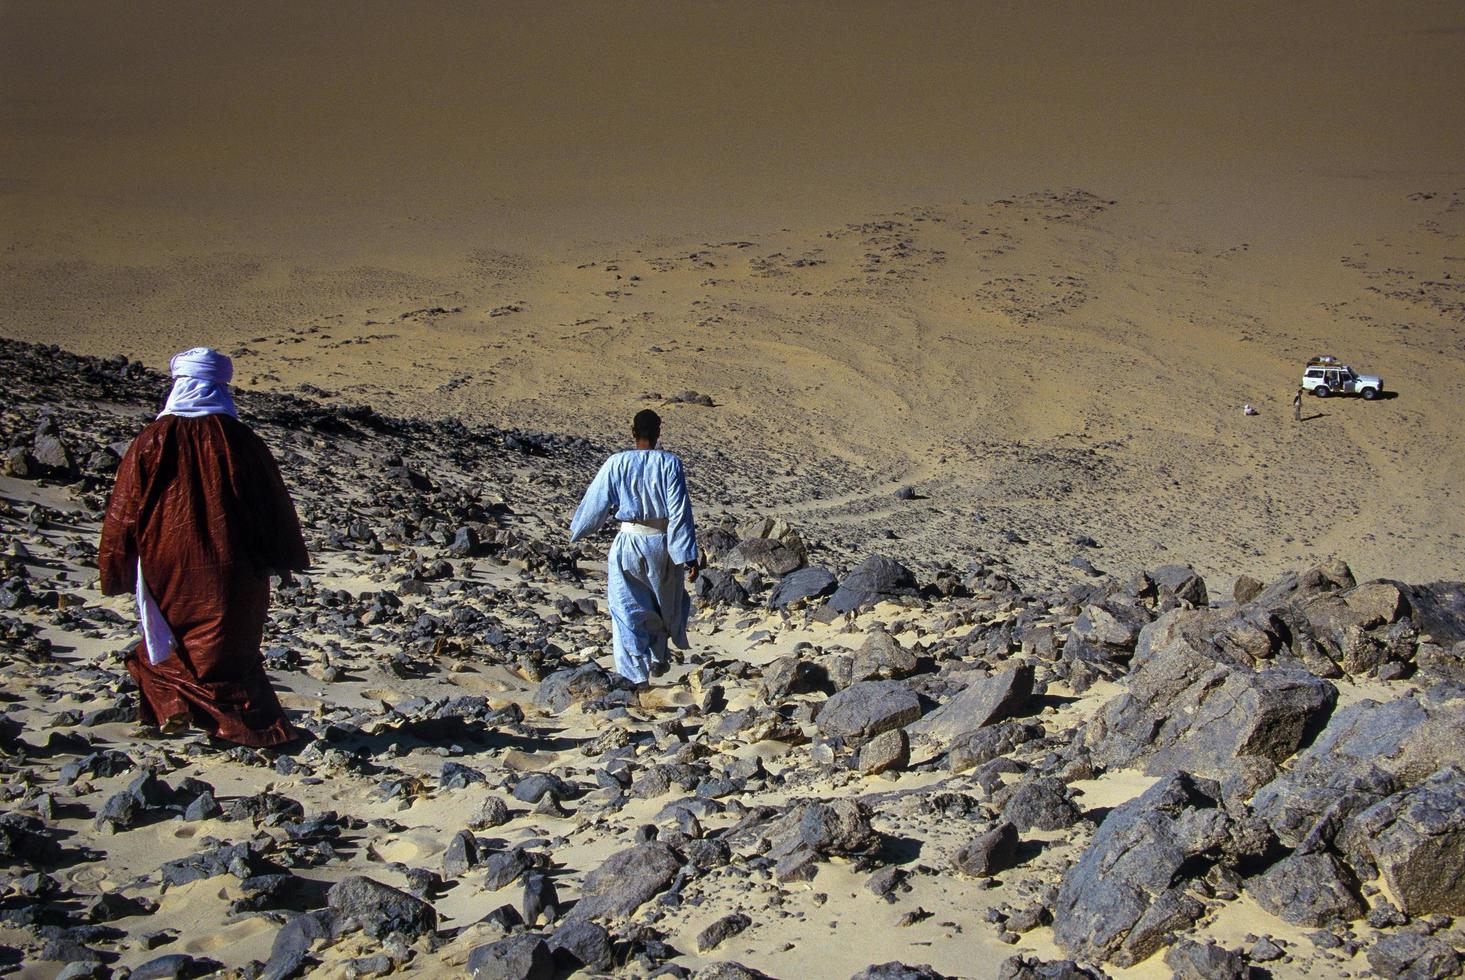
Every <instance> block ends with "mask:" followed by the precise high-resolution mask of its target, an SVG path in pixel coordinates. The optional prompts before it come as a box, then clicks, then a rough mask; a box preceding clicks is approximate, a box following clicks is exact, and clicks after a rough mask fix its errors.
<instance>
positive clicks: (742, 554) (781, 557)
mask: <svg viewBox="0 0 1465 980" xmlns="http://www.w3.org/2000/svg"><path fill="white" fill-rule="evenodd" d="M718 564H720V565H721V566H722V567H723V568H727V569H732V570H734V571H737V570H744V569H746V570H750V571H759V572H762V573H764V574H765V575H772V576H775V577H777V576H780V575H787V574H788V573H789V572H792V571H794V570H796V569H798V568H799V567H801V566H802V565H803V564H804V555H803V554H802V553H801V552H800V551H798V550H796V549H793V548H789V547H787V546H785V545H784V543H783V542H782V541H778V540H776V539H774V538H748V539H746V540H744V541H741V542H739V543H738V545H737V547H735V548H733V549H732V550H731V551H729V552H727V553H726V554H725V555H723V556H722V557H721V558H720V559H719V560H718Z"/></svg>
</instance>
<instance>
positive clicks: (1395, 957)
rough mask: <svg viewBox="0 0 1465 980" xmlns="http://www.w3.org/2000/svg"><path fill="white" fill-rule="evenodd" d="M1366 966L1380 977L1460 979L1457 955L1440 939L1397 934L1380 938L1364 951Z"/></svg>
mask: <svg viewBox="0 0 1465 980" xmlns="http://www.w3.org/2000/svg"><path fill="white" fill-rule="evenodd" d="M1368 965H1369V966H1371V967H1373V968H1374V971H1375V972H1376V973H1377V974H1378V975H1379V976H1381V977H1403V978H1407V980H1444V978H1445V977H1455V976H1459V975H1460V953H1459V952H1458V951H1457V950H1455V949H1454V948H1452V947H1451V946H1450V944H1449V943H1447V942H1445V941H1444V940H1442V939H1436V938H1435V937H1433V936H1426V935H1423V934H1421V933H1418V932H1399V933H1394V934H1393V935H1388V936H1380V937H1379V938H1378V941H1377V942H1375V943H1374V944H1373V945H1371V946H1370V947H1369V948H1368Z"/></svg>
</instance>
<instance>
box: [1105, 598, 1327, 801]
mask: <svg viewBox="0 0 1465 980" xmlns="http://www.w3.org/2000/svg"><path fill="white" fill-rule="evenodd" d="M1216 625H1217V620H1216V618H1215V616H1214V615H1213V614H1211V613H1209V612H1205V611H1192V610H1186V609H1176V610H1173V611H1172V612H1170V613H1168V614H1166V615H1165V616H1163V617H1161V618H1160V619H1159V620H1157V621H1156V622H1154V623H1152V624H1150V625H1149V626H1146V627H1145V628H1144V630H1143V631H1141V633H1140V638H1139V642H1138V645H1137V647H1136V650H1135V656H1134V661H1133V664H1132V667H1131V670H1130V673H1129V676H1128V677H1127V678H1126V684H1127V686H1128V691H1127V692H1126V693H1125V694H1121V695H1120V696H1118V697H1116V698H1114V699H1112V700H1110V701H1109V702H1108V703H1106V704H1105V705H1104V706H1103V707H1102V708H1101V709H1100V710H1099V711H1098V713H1097V714H1096V715H1095V717H1094V719H1093V720H1092V721H1091V722H1090V723H1089V725H1088V726H1087V729H1086V731H1085V741H1086V743H1087V744H1088V746H1089V748H1090V749H1091V751H1092V752H1093V755H1094V760H1095V761H1096V762H1098V763H1099V764H1100V765H1103V766H1105V767H1113V768H1119V767H1142V768H1143V769H1144V770H1145V771H1146V772H1149V773H1153V774H1161V773H1166V772H1173V771H1175V770H1177V769H1185V770H1186V771H1193V772H1196V773H1198V774H1201V775H1205V776H1213V777H1217V778H1220V777H1223V776H1225V775H1227V774H1228V773H1229V771H1230V770H1231V769H1232V768H1233V767H1234V763H1235V761H1236V760H1237V759H1238V758H1241V757H1245V756H1255V757H1259V758H1262V759H1265V760H1268V761H1270V762H1272V763H1276V764H1280V763H1282V762H1284V761H1286V760H1287V759H1288V758H1289V757H1290V756H1291V755H1292V754H1293V753H1294V752H1296V751H1297V749H1298V748H1299V747H1300V746H1301V745H1303V744H1304V743H1305V742H1306V741H1307V740H1308V739H1310V738H1311V737H1312V735H1313V734H1314V733H1315V732H1316V731H1317V730H1318V729H1319V728H1321V727H1322V725H1323V724H1324V722H1325V721H1326V720H1327V718H1328V716H1329V715H1330V714H1331V712H1332V709H1333V705H1334V704H1335V703H1336V701H1337V690H1336V688H1334V687H1333V685H1332V684H1330V683H1328V682H1327V681H1325V680H1322V679H1320V678H1318V677H1314V676H1313V675H1312V674H1310V673H1308V672H1307V671H1305V670H1301V669H1299V668H1291V667H1282V666H1264V665H1262V664H1261V663H1260V662H1258V661H1254V660H1253V659H1252V658H1250V657H1249V656H1247V655H1246V654H1244V653H1242V652H1240V651H1239V649H1223V648H1222V647H1220V646H1218V645H1217V644H1216V643H1215V642H1213V638H1214V636H1215V626H1216ZM1253 664H1256V665H1255V666H1253Z"/></svg>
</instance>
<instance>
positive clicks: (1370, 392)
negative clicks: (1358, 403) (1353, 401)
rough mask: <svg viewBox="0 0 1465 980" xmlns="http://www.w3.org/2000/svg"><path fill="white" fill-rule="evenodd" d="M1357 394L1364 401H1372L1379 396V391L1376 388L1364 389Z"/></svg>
mask: <svg viewBox="0 0 1465 980" xmlns="http://www.w3.org/2000/svg"><path fill="white" fill-rule="evenodd" d="M1359 394H1360V395H1362V396H1363V397H1364V399H1365V400H1367V401H1373V400H1374V399H1375V398H1377V397H1378V396H1379V390H1378V389H1377V388H1365V389H1363V390H1362V391H1360V392H1359Z"/></svg>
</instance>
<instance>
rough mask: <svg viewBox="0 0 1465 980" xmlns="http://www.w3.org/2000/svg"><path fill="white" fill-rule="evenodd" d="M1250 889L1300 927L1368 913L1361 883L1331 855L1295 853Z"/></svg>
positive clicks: (1265, 904) (1251, 883)
mask: <svg viewBox="0 0 1465 980" xmlns="http://www.w3.org/2000/svg"><path fill="white" fill-rule="evenodd" d="M1246 890H1247V891H1249V892H1251V894H1252V896H1253V897H1255V898H1256V902H1257V904H1258V905H1260V906H1261V907H1262V908H1264V909H1266V910H1267V911H1268V912H1270V913H1272V914H1273V915H1276V916H1279V917H1281V918H1283V919H1285V920H1287V921H1288V922H1291V923H1293V924H1295V925H1300V926H1324V925H1327V924H1328V923H1330V922H1334V921H1336V920H1344V921H1346V920H1349V919H1356V918H1358V917H1359V916H1361V915H1362V914H1363V913H1364V907H1363V903H1362V902H1361V901H1360V900H1359V898H1358V895H1357V891H1358V882H1357V881H1355V880H1354V878H1353V875H1352V873H1351V872H1349V870H1348V869H1347V867H1345V866H1344V865H1343V864H1342V863H1341V862H1339V861H1338V860H1337V859H1336V858H1335V857H1333V856H1332V855H1331V854H1328V853H1325V852H1317V853H1313V854H1293V855H1292V856H1291V857H1287V858H1283V859H1282V860H1281V861H1278V862H1277V863H1276V864H1274V865H1272V866H1271V867H1270V868H1268V869H1267V870H1266V872H1265V873H1263V874H1261V875H1258V876H1257V877H1255V878H1252V879H1250V880H1249V881H1248V882H1247V883H1246Z"/></svg>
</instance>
